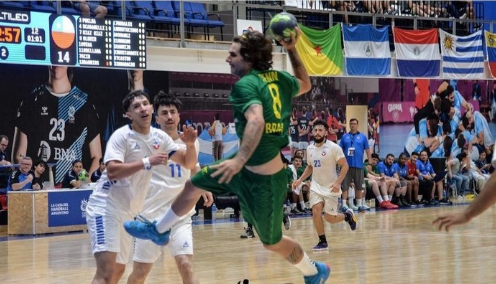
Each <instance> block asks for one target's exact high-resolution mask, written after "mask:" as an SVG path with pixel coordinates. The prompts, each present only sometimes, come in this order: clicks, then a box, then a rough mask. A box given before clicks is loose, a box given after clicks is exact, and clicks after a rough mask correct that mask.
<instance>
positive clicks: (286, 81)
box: [192, 70, 300, 245]
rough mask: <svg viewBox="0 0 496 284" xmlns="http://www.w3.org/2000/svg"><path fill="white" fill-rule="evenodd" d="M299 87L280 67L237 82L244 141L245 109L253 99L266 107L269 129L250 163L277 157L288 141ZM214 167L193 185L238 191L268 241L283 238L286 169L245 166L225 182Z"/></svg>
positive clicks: (239, 125) (216, 191) (235, 96)
mask: <svg viewBox="0 0 496 284" xmlns="http://www.w3.org/2000/svg"><path fill="white" fill-rule="evenodd" d="M299 89H300V86H299V82H298V80H297V79H296V78H294V77H293V76H292V75H290V74H289V73H287V72H281V71H274V70H267V71H257V70H252V71H250V72H249V73H248V74H247V75H245V76H243V77H242V78H241V79H240V80H239V81H238V82H237V83H236V84H235V85H234V87H233V90H232V91H231V95H230V98H229V101H230V102H231V103H232V104H233V106H234V110H233V112H234V122H235V124H236V134H237V135H238V136H239V138H240V140H241V141H242V140H243V135H244V131H245V127H246V123H247V120H246V118H245V111H246V110H247V109H248V108H249V107H250V106H251V105H253V104H258V105H261V106H262V107H263V116H264V121H265V126H264V130H263V134H262V137H261V139H260V142H259V144H258V145H257V147H256V149H255V151H254V153H253V155H252V156H251V157H250V158H249V159H248V161H247V162H246V165H247V166H257V165H262V164H265V163H267V162H269V161H271V160H272V159H274V157H276V156H277V155H279V152H280V151H281V149H282V148H284V147H285V146H286V145H287V144H288V141H289V139H288V129H289V123H290V119H289V117H290V113H291V110H292V104H293V97H295V96H296V95H297V94H298V92H299ZM233 156H234V155H233ZM233 156H231V157H227V158H225V159H231V158H232V157H233ZM225 159H222V160H219V161H217V162H216V163H220V162H222V161H224V160H225ZM212 172H213V170H212V169H211V168H210V167H208V166H207V167H205V168H204V169H203V170H202V171H201V172H199V173H198V174H196V175H195V176H194V177H193V178H192V182H193V184H194V185H195V186H197V187H199V188H202V189H205V190H207V191H210V192H212V193H214V194H225V193H234V194H236V195H237V196H238V199H239V204H240V207H241V211H242V212H243V217H244V218H245V220H246V221H247V222H248V223H251V224H253V226H254V228H255V229H256V230H257V233H258V235H259V237H260V240H261V241H262V243H264V244H269V245H270V244H276V243H278V242H279V241H280V240H281V238H282V229H281V223H282V219H283V211H282V210H281V208H282V205H283V202H284V199H285V196H286V191H287V182H288V178H287V173H286V170H284V169H281V171H279V172H278V173H276V174H274V175H259V174H255V173H253V172H250V171H249V170H247V169H246V168H245V167H243V168H242V169H241V171H240V172H239V173H238V174H237V175H236V176H234V177H233V179H232V180H231V182H230V183H229V184H225V183H224V184H219V183H218V178H219V177H216V178H213V177H211V174H212Z"/></svg>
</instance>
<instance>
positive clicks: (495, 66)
mask: <svg viewBox="0 0 496 284" xmlns="http://www.w3.org/2000/svg"><path fill="white" fill-rule="evenodd" d="M484 32H485V36H486V54H487V61H488V62H489V70H491V75H493V77H494V78H496V34H493V33H490V32H488V31H484Z"/></svg>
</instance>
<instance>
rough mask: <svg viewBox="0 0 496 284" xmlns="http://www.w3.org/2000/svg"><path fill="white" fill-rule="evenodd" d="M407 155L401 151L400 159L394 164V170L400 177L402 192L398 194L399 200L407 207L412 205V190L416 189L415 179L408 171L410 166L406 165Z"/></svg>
mask: <svg viewBox="0 0 496 284" xmlns="http://www.w3.org/2000/svg"><path fill="white" fill-rule="evenodd" d="M406 161H407V157H406V154H405V153H401V154H400V156H399V157H398V161H397V162H396V163H394V164H393V168H394V171H395V172H396V174H397V176H398V179H399V180H400V190H399V191H400V192H399V194H397V196H398V197H399V201H398V203H399V202H401V203H402V204H403V205H404V206H405V207H407V206H410V205H412V204H411V203H412V202H411V196H412V190H414V189H413V188H414V180H410V179H408V178H409V173H408V166H407V165H406ZM417 192H418V182H417Z"/></svg>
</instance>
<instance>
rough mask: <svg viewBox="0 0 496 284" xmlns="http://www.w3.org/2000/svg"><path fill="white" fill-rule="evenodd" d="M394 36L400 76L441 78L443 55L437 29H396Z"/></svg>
mask: <svg viewBox="0 0 496 284" xmlns="http://www.w3.org/2000/svg"><path fill="white" fill-rule="evenodd" d="M393 34H394V48H395V50H396V52H395V53H396V64H397V65H398V75H399V76H401V77H415V78H419V77H436V76H439V67H440V62H441V55H440V54H439V37H438V33H437V29H429V30H404V29H399V28H394V30H393Z"/></svg>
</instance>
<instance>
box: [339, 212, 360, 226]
mask: <svg viewBox="0 0 496 284" xmlns="http://www.w3.org/2000/svg"><path fill="white" fill-rule="evenodd" d="M343 214H344V215H346V217H348V218H347V219H348V221H346V222H348V224H349V225H350V229H351V230H352V231H354V230H356V227H357V221H358V219H357V217H356V215H355V214H354V213H353V210H351V209H348V210H346V212H344V213H343Z"/></svg>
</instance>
